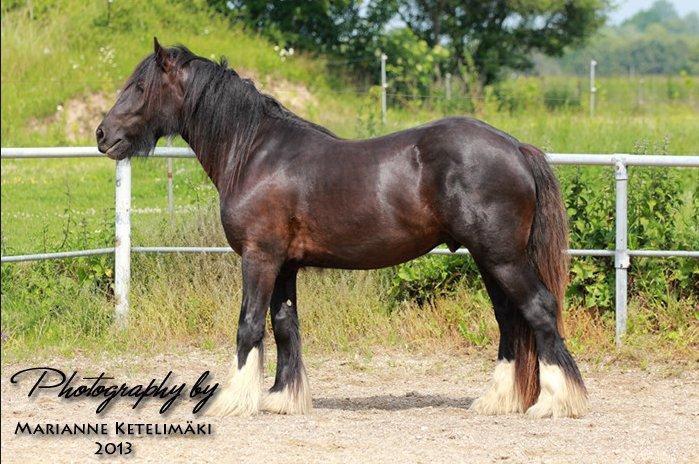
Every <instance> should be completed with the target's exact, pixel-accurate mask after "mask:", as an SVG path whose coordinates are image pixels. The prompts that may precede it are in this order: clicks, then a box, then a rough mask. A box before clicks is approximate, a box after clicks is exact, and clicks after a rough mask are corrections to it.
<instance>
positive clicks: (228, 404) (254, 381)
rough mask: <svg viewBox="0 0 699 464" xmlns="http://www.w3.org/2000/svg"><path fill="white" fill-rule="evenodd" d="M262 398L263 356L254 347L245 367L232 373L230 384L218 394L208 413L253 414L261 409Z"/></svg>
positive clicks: (223, 414)
mask: <svg viewBox="0 0 699 464" xmlns="http://www.w3.org/2000/svg"><path fill="white" fill-rule="evenodd" d="M236 359H237V357H236ZM261 398H262V356H261V353H260V350H259V349H258V348H253V349H252V350H250V352H249V353H248V357H247V359H246V360H245V364H244V365H243V367H242V368H240V369H237V370H236V371H235V372H234V373H233V374H232V376H231V379H230V381H229V382H228V385H226V386H225V387H224V388H223V390H221V391H220V392H219V393H218V394H217V395H216V398H215V399H214V401H213V403H212V404H211V406H210V407H209V410H208V411H207V415H211V416H228V415H232V416H251V415H253V414H255V413H257V412H258V411H259V410H260V402H261Z"/></svg>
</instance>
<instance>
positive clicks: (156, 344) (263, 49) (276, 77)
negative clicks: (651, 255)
mask: <svg viewBox="0 0 699 464" xmlns="http://www.w3.org/2000/svg"><path fill="white" fill-rule="evenodd" d="M32 3H33V11H32V12H31V15H30V12H29V10H28V8H27V6H26V4H25V3H24V2H9V3H5V4H3V16H2V56H3V59H2V82H3V85H2V119H3V124H2V146H4V147H7V146H58V145H93V144H94V141H93V138H92V131H93V129H94V126H95V125H96V122H95V121H99V119H100V113H101V112H102V111H104V110H106V109H108V108H109V106H111V104H112V101H113V99H114V95H115V92H116V90H117V89H118V87H119V85H120V84H121V83H122V82H123V80H124V79H125V78H126V76H127V75H128V74H129V73H130V71H131V70H132V68H133V67H134V66H135V64H136V63H137V62H138V61H139V60H140V59H141V57H143V56H144V55H146V54H147V53H149V52H150V47H151V44H152V36H153V35H154V34H156V35H158V37H159V39H160V40H161V41H162V42H164V43H171V42H182V43H184V44H186V45H188V46H190V47H191V48H192V49H193V50H194V51H195V52H197V53H200V54H203V55H206V56H211V55H212V54H215V55H216V56H218V55H219V54H225V55H227V56H228V57H229V59H230V63H231V66H233V67H234V68H236V69H238V70H239V72H240V73H241V74H242V75H245V76H250V77H252V78H253V79H254V80H255V81H256V83H257V84H258V86H259V87H262V89H263V90H264V91H268V92H271V93H272V94H274V95H275V96H277V97H278V98H279V99H280V100H281V101H282V102H283V103H285V104H287V105H288V106H289V107H290V108H292V109H293V110H295V111H297V112H299V113H300V114H302V115H303V116H305V117H308V118H310V119H311V120H313V121H316V122H318V123H321V124H323V125H326V126H327V127H329V128H331V129H332V130H334V131H336V132H337V133H338V134H340V135H342V136H345V137H363V136H370V135H375V134H380V133H386V132H390V131H393V130H398V129H401V128H405V127H409V126H413V125H416V124H420V123H424V122H426V121H429V120H432V119H435V118H437V117H440V116H443V115H448V114H472V115H475V116H477V117H480V118H482V119H484V120H486V121H487V122H489V123H491V124H493V125H495V126H496V127H498V128H501V129H503V130H505V131H507V132H509V133H511V134H513V135H514V136H516V137H517V138H519V139H521V140H523V141H527V142H530V143H533V144H536V145H538V146H540V147H542V148H543V149H545V150H547V151H549V152H568V153H575V152H577V153H622V152H625V153H646V152H660V153H668V154H690V153H694V154H696V153H698V152H699V131H697V127H699V116H697V110H699V104H698V96H697V95H698V89H699V86H698V84H697V82H698V81H697V79H696V77H686V76H678V77H675V78H662V77H657V78H644V81H643V83H642V84H641V82H640V78H639V81H638V82H636V81H630V80H628V79H625V78H608V79H601V80H600V81H599V82H598V87H599V88H600V94H599V104H598V109H597V114H596V116H595V117H594V118H590V117H589V111H588V108H587V106H586V105H587V94H585V90H584V89H585V87H584V83H580V82H578V81H575V80H571V79H566V78H563V77H556V78H546V79H539V78H517V79H512V80H510V81H508V82H506V83H505V84H503V86H502V88H501V89H486V93H485V95H484V96H483V98H481V99H473V98H472V96H470V95H468V94H467V93H465V91H464V93H458V92H456V93H455V98H454V101H453V102H451V103H449V104H446V103H445V102H444V100H443V99H439V98H437V97H439V94H438V92H435V95H434V97H435V98H430V99H428V98H423V99H412V100H409V99H402V101H398V100H399V99H398V98H397V97H396V98H395V99H393V100H392V101H393V102H394V103H396V105H395V106H392V107H390V108H389V113H388V123H387V124H386V125H385V126H383V125H381V124H380V123H379V121H380V115H379V114H378V108H379V106H378V99H377V93H376V89H375V88H373V89H356V87H355V86H354V84H353V83H352V82H350V81H348V80H347V79H346V78H345V77H343V76H342V75H337V74H334V73H330V72H329V71H328V68H327V67H326V65H325V64H326V60H325V59H324V58H322V57H309V56H305V55H299V54H296V55H294V56H293V57H291V58H289V59H286V60H285V61H282V60H281V58H280V56H279V55H278V53H277V51H275V49H274V44H272V43H269V42H268V41H265V40H263V39H261V38H259V37H256V36H254V35H251V34H249V33H246V32H244V31H241V30H240V29H238V28H236V27H234V26H230V25H229V24H227V23H226V22H224V21H222V20H220V19H217V18H214V17H212V16H211V15H210V14H208V13H207V12H206V9H205V8H204V3H205V2H203V1H199V2H193V3H191V4H187V3H184V2H182V3H180V2H166V1H164V0H158V1H154V2H148V3H140V2H139V3H136V2H114V3H113V4H112V7H111V8H112V11H111V12H109V19H108V16H107V10H106V8H107V6H106V5H107V3H106V2H104V3H100V2H90V3H88V4H87V5H85V4H83V3H82V2H77V1H73V0H62V1H50V2H49V1H46V2H37V1H34V2H32ZM8 4H9V6H8ZM640 85H642V86H643V87H642V89H643V90H642V98H639V86H640ZM550 89H554V90H555V91H554V90H550ZM560 89H564V90H560ZM565 89H568V90H565ZM498 92H499V94H498ZM566 92H568V93H566ZM498 95H499V96H498ZM506 95H509V97H507V98H506V97H505V96H506ZM556 95H558V97H557V98H554V97H555V96H556ZM561 95H563V96H566V95H573V96H574V97H575V98H573V100H574V101H573V103H571V104H570V105H566V106H564V107H555V108H553V107H551V105H547V101H549V100H550V101H559V100H561V97H560V96H561ZM565 98H568V97H565ZM547 99H548V100H547ZM575 99H577V100H575ZM576 102H577V103H576ZM398 103H400V104H398ZM554 106H555V105H554ZM76 115H77V116H76ZM161 143H162V142H161ZM175 143H181V142H178V141H176V142H175ZM597 171H599V172H604V171H607V174H608V178H607V179H608V182H609V183H608V184H606V185H607V186H611V185H612V176H611V174H612V173H611V171H610V170H605V169H601V168H597ZM2 174H3V175H2V205H3V208H2V253H3V255H6V254H19V253H29V252H42V251H57V250H70V249H80V248H90V247H100V246H110V245H111V244H112V243H113V201H114V164H113V162H111V161H109V160H107V159H88V160H4V161H2ZM632 175H633V170H632ZM658 175H661V176H662V175H665V174H660V173H659V174H658ZM698 180H699V177H698V176H697V175H696V173H688V172H687V171H684V172H682V173H681V174H679V175H678V181H679V182H680V183H681V184H682V185H683V191H684V192H685V195H684V196H683V200H682V201H683V202H684V203H683V209H682V211H683V213H682V215H683V216H687V217H689V215H691V214H693V212H695V211H694V207H695V203H696V201H697V200H696V198H697V191H696V185H697V181H698ZM600 182H607V181H604V180H603V181H600ZM175 203H176V212H175V214H174V215H172V216H170V215H169V214H167V212H166V211H165V206H166V170H165V161H164V160H157V159H152V160H136V161H135V162H134V169H133V205H132V206H133V224H134V237H133V242H134V244H135V245H196V244H201V245H225V240H224V238H223V234H222V231H221V228H220V225H219V223H218V218H217V213H216V192H215V190H214V189H213V187H212V186H211V184H210V182H209V181H208V179H207V178H206V176H205V174H204V173H203V171H202V170H201V168H200V167H199V165H198V164H197V163H196V161H194V160H176V161H175ZM682 224H684V222H683V221H680V220H678V221H676V225H677V227H684V228H687V227H692V226H691V225H689V226H688V225H682ZM608 226H609V227H611V224H608ZM688 230H689V233H690V234H691V233H692V230H691V229H688ZM685 235H686V234H685ZM697 241H699V237H695V242H697ZM573 245H574V246H581V245H584V244H576V243H574V244H573ZM696 248H697V247H696V246H695V247H694V249H696ZM132 269H133V278H132V282H133V290H132V308H133V311H132V315H131V321H130V325H129V329H128V330H127V331H126V332H123V333H118V332H115V331H113V329H112V326H111V315H112V310H113V301H112V297H111V289H110V283H111V259H110V258H109V257H99V258H91V259H79V260H66V261H60V262H43V263H34V264H21V265H3V266H2V288H3V289H2V308H3V311H2V331H3V340H4V341H3V352H4V353H5V356H10V357H24V356H29V355H30V354H32V353H36V352H37V351H42V352H54V351H59V352H65V353H72V352H75V351H76V350H84V351H88V352H91V351H97V350H114V351H119V350H159V349H162V348H163V347H164V346H168V345H171V344H172V343H173V341H178V342H182V343H184V344H186V345H193V346H197V347H202V348H210V347H214V346H218V345H220V344H221V343H232V342H233V338H234V333H235V321H236V320H237V317H236V313H237V307H238V305H239V301H240V293H239V287H240V277H239V266H238V261H237V260H236V259H235V258H233V257H221V256H185V257H183V256H167V257H164V256H158V257H156V256H135V257H134V259H133V264H132ZM609 269H610V272H611V267H610V268H609ZM391 272H392V271H391V270H386V271H374V272H354V273H349V272H342V271H323V272H318V271H307V272H304V273H303V274H302V277H301V280H300V284H299V285H300V299H301V301H300V304H301V317H302V325H303V329H304V333H305V340H306V347H307V348H308V349H312V350H327V349H342V350H361V349H365V347H367V346H373V345H382V346H391V347H399V348H406V349H418V350H420V349H432V348H433V347H434V346H435V345H440V346H443V347H445V348H446V347H452V348H463V347H465V346H468V347H476V348H478V349H485V348H488V349H492V346H493V343H494V342H495V341H496V340H497V329H496V325H495V321H494V318H493V316H492V314H491V310H490V308H489V302H488V299H487V296H486V294H485V292H484V290H483V289H482V288H481V284H480V283H479V282H478V281H475V282H464V283H463V285H461V286H460V287H459V289H458V290H457V291H456V292H455V293H454V294H451V295H448V296H445V297H440V298H438V299H437V300H435V301H434V302H433V303H432V304H426V305H422V306H419V305H417V304H415V303H411V302H403V303H400V304H399V305H398V306H396V305H395V303H394V302H393V301H392V300H391V296H390V295H389V294H388V291H387V287H388V285H387V280H388V279H390V273H391ZM673 295H674V293H672V292H671V289H668V297H667V298H663V299H661V300H658V299H657V298H651V297H648V296H647V295H643V294H639V295H638V296H635V297H634V298H632V300H631V308H630V315H631V319H630V333H629V338H628V343H627V344H628V348H627V351H626V352H625V353H626V354H628V355H629V356H631V357H640V358H644V357H647V356H656V355H662V356H670V357H671V356H686V355H691V353H693V352H694V353H695V354H696V352H695V351H694V349H695V348H696V347H697V345H698V344H699V312H698V311H697V301H696V300H695V299H692V298H690V299H686V298H684V299H679V298H677V297H676V296H673ZM567 315H568V333H569V340H570V344H571V346H572V347H573V350H574V351H576V352H577V353H579V354H582V353H586V355H587V356H589V357H591V358H601V357H603V356H605V353H609V352H610V351H612V345H613V332H614V329H613V313H611V312H610V311H609V310H608V308H597V307H589V306H586V305H584V304H581V303H580V302H579V301H577V300H576V301H572V300H571V304H570V305H569V308H568V310H567ZM649 346H653V347H655V348H657V349H656V350H654V351H652V352H649V350H647V347H649Z"/></svg>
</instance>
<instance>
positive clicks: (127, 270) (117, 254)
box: [114, 158, 131, 328]
mask: <svg viewBox="0 0 699 464" xmlns="http://www.w3.org/2000/svg"><path fill="white" fill-rule="evenodd" d="M114 222H115V240H114V298H115V299H116V308H115V310H116V323H117V326H118V327H120V328H123V327H124V326H125V325H126V320H127V317H128V313H129V284H130V281H131V160H130V159H129V158H125V159H123V160H120V161H117V163H116V193H115V221H114Z"/></svg>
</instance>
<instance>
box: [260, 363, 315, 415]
mask: <svg viewBox="0 0 699 464" xmlns="http://www.w3.org/2000/svg"><path fill="white" fill-rule="evenodd" d="M300 370H301V372H300V373H299V378H298V379H297V380H296V382H295V383H294V384H293V385H285V386H284V388H283V389H282V390H281V391H277V392H272V393H268V394H267V395H265V396H264V397H263V398H262V409H263V410H264V411H268V412H273V413H277V414H307V413H309V412H311V409H313V404H312V402H311V390H310V388H309V387H308V376H306V369H305V367H303V365H302V366H301V369H300Z"/></svg>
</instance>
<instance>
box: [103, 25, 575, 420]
mask: <svg viewBox="0 0 699 464" xmlns="http://www.w3.org/2000/svg"><path fill="white" fill-rule="evenodd" d="M173 134H180V135H181V136H182V138H184V140H186V141H187V143H189V145H190V146H191V147H192V149H193V150H194V152H195V153H196V156H197V158H198V159H199V161H200V163H201V164H202V166H203V167H204V169H205V170H206V172H207V174H208V175H209V177H210V178H211V180H212V181H213V183H214V184H215V185H216V188H217V189H218V192H219V196H220V204H221V222H222V224H223V228H224V231H225V234H226V237H227V239H228V242H229V243H230V246H231V247H232V248H233V249H234V250H235V251H236V252H237V253H238V254H239V255H240V256H241V257H242V272H243V302H242V307H241V310H240V318H239V326H238V335H237V369H235V370H234V371H233V375H232V377H231V379H230V383H229V384H228V385H227V387H226V388H225V389H224V390H223V391H222V393H221V394H219V395H218V397H217V398H216V401H215V402H214V403H213V405H212V407H211V409H210V411H211V412H213V413H217V414H237V415H248V414H253V413H256V412H258V411H260V410H267V411H273V412H278V413H304V412H308V411H309V410H310V409H311V397H310V393H309V389H308V380H307V377H306V372H305V369H304V365H303V362H302V360H301V349H300V348H301V339H300V335H299V322H298V315H297V308H296V275H297V273H298V271H299V269H300V268H302V267H305V266H314V267H332V268H343V269H373V268H380V267H384V266H392V265H396V264H398V263H402V262H405V261H408V260H410V259H413V258H416V257H418V256H420V255H423V254H425V253H426V252H428V251H429V250H431V249H432V248H434V247H435V246H437V245H439V244H441V243H445V244H447V246H448V247H449V248H450V249H451V250H452V251H454V250H456V249H457V248H458V247H459V246H466V247H468V249H469V250H470V251H471V254H472V256H473V259H474V260H475V262H476V263H477V265H478V268H479V269H480V272H481V275H482V276H483V280H484V281H485V285H486V288H487V290H488V293H489V295H490V297H491V299H492V301H493V306H494V308H495V316H496V319H497V322H498V324H499V328H500V345H499V350H498V364H497V367H496V369H495V374H494V378H493V383H492V385H491V386H490V388H489V390H488V391H487V392H486V393H485V394H484V396H483V397H481V398H479V399H478V400H476V401H475V402H474V404H473V406H472V408H473V409H474V410H475V411H477V412H480V413H485V414H502V413H512V412H526V413H527V414H528V415H531V416H535V417H546V416H554V417H555V416H573V417H575V416H580V415H581V414H583V413H584V410H585V408H586V403H587V399H586V397H587V394H586V390H585V387H584V385H583V381H582V379H581V376H580V372H579V371H578V368H577V366H576V364H575V361H573V358H572V357H571V355H570V354H569V352H568V350H567V349H566V346H565V344H564V341H563V338H562V337H561V329H560V327H561V308H562V306H563V295H564V291H565V286H566V280H567V260H566V255H565V250H566V248H567V225H566V215H565V211H564V209H563V206H562V202H561V197H560V192H559V187H558V183H557V181H556V178H555V176H554V174H553V172H552V170H551V168H550V167H549V165H548V163H547V161H546V157H545V155H544V154H543V153H542V152H541V151H539V150H538V149H536V148H535V147H533V146H531V145H526V144H522V143H520V142H519V141H517V140H516V139H515V138H513V137H511V136H509V135H507V134H505V133H503V132H501V131H499V130H497V129H495V128H493V127H491V126H489V125H488V124H485V123H484V122H481V121H478V120H475V119H470V118H465V117H454V118H447V119H442V120H439V121H435V122H432V123H429V124H426V125H423V126H419V127H416V128H413V129H409V130H405V131H401V132H397V133H394V134H390V135H386V136H383V137H378V138H375V139H370V140H356V141H355V140H343V139H341V138H339V137H337V136H335V135H334V134H333V133H332V132H330V131H329V130H327V129H325V128H323V127H321V126H319V125H316V124H313V123H311V122H309V121H306V120H304V119H302V118H300V117H298V116H296V115H295V114H293V113H292V112H290V111H289V110H287V109H286V108H285V107H284V106H282V105H281V104H280V103H279V102H278V101H276V100H275V99H273V98H272V97H270V96H268V95H263V94H261V93H259V92H258V91H257V90H256V89H255V87H254V85H253V83H252V82H251V81H249V80H245V79H241V78H240V77H239V76H238V74H236V73H235V71H233V70H231V69H228V67H227V63H226V62H225V61H223V60H222V61H221V63H214V62H212V61H210V60H207V59H205V58H202V57H200V56H197V55H195V54H193V53H192V52H190V51H189V50H187V49H186V48H184V47H175V48H163V47H161V46H160V45H159V44H158V41H157V39H156V40H155V52H154V53H153V54H152V55H150V56H148V57H147V58H145V59H144V60H143V61H142V62H141V63H140V64H139V65H138V66H137V67H136V69H135V71H134V73H133V74H132V75H131V77H130V78H129V79H128V81H127V82H126V84H125V86H124V88H123V90H122V92H121V93H120V95H119V97H118V99H117V102H116V104H115V105H114V107H113V108H112V109H111V110H110V111H109V113H108V114H107V115H106V117H105V118H104V120H103V121H102V123H101V124H100V125H99V127H98V128H97V133H96V135H97V143H98V147H99V150H100V151H101V152H103V153H106V154H107V156H109V157H110V158H112V159H115V160H120V159H123V158H126V157H128V156H132V155H134V154H138V153H148V152H149V151H150V150H151V149H152V148H153V147H154V146H155V144H156V142H157V140H158V139H159V138H160V137H162V136H168V135H173ZM268 308H271V320H272V327H273V329H274V337H275V341H276V344H277V372H276V377H275V381H274V386H273V387H272V388H271V390H270V391H269V392H265V393H264V394H263V392H262V377H263V376H262V358H263V357H262V342H263V336H264V327H265V320H266V315H267V309H268ZM339 310H340V311H341V310H342V309H341V308H340V309H339Z"/></svg>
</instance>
